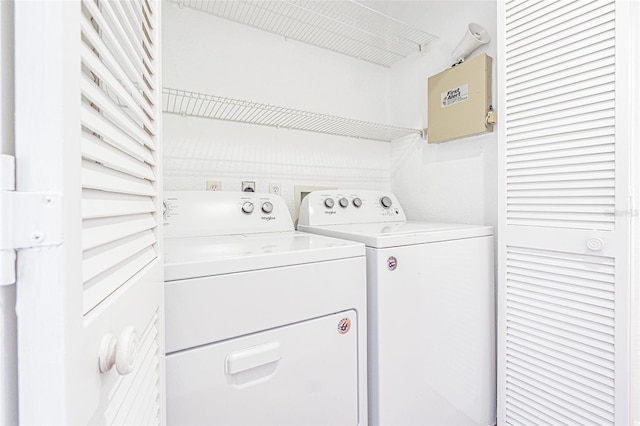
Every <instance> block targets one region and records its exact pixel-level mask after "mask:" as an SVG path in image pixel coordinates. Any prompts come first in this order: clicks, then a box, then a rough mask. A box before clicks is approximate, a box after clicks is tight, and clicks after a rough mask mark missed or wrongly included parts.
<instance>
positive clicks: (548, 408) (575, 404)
mask: <svg viewBox="0 0 640 426" xmlns="http://www.w3.org/2000/svg"><path fill="white" fill-rule="evenodd" d="M509 381H510V382H511V384H512V386H513V388H514V390H515V391H518V392H519V393H520V394H521V395H523V396H525V397H528V400H529V402H530V403H531V406H532V407H535V408H537V409H538V410H539V411H540V412H543V413H545V414H548V415H549V416H550V417H552V418H554V419H555V420H557V421H561V422H567V423H568V424H582V425H593V426H597V425H601V424H606V423H611V421H612V418H613V416H612V415H609V416H607V418H605V417H603V416H600V415H598V414H596V413H593V412H591V411H590V408H591V406H589V405H588V404H586V403H585V402H584V401H580V400H577V398H571V397H570V395H568V394H566V393H560V392H553V388H547V386H545V385H544V384H541V382H536V383H532V382H530V381H527V380H521V379H520V378H519V377H517V376H514V375H510V376H509ZM536 385H539V386H536ZM559 395H561V396H562V399H560V398H559Z"/></svg>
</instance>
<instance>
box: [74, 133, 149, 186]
mask: <svg viewBox="0 0 640 426" xmlns="http://www.w3.org/2000/svg"><path fill="white" fill-rule="evenodd" d="M82 155H83V156H84V158H87V159H89V160H93V161H96V162H100V163H102V165H104V166H105V167H109V168H110V169H113V170H117V171H119V172H123V173H126V174H129V175H131V176H135V177H139V178H142V179H148V180H153V178H154V175H153V169H152V168H151V166H150V165H149V164H146V163H143V162H141V161H138V160H136V159H135V158H133V157H131V156H129V155H127V154H126V153H124V152H122V151H120V150H118V149H116V148H114V147H112V146H111V145H109V144H107V143H105V142H104V141H103V140H102V139H98V138H97V137H95V136H94V135H92V134H90V133H87V132H83V134H82Z"/></svg>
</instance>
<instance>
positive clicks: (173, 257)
mask: <svg viewBox="0 0 640 426" xmlns="http://www.w3.org/2000/svg"><path fill="white" fill-rule="evenodd" d="M164 255H165V269H164V271H165V281H174V280H181V279H187V278H197V277H206V276H212V275H221V274H229V273H235V272H243V271H253V270H258V269H266V268H277V267H283V266H292V265H300V264H305V263H312V262H324V261H329V260H337V259H345V258H352V257H358V256H364V255H365V249H364V245H362V244H360V243H357V242H353V241H346V240H338V239H335V238H328V237H324V236H321V235H313V234H305V233H301V232H296V231H288V232H277V233H257V234H238V235H223V236H208V237H188V238H171V239H166V240H165V241H164Z"/></svg>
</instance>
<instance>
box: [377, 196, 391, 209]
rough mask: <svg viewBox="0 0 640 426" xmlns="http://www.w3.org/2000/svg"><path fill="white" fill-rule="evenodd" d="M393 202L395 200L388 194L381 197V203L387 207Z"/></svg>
mask: <svg viewBox="0 0 640 426" xmlns="http://www.w3.org/2000/svg"><path fill="white" fill-rule="evenodd" d="M391 204H393V202H392V201H391V198H389V197H387V196H384V197H382V198H380V205H381V206H382V207H384V208H385V209H388V208H389V207H391Z"/></svg>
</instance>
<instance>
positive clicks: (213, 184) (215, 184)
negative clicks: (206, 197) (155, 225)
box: [207, 180, 222, 191]
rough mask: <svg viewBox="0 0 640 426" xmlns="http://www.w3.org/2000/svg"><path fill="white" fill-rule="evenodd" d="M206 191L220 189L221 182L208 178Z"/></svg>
mask: <svg viewBox="0 0 640 426" xmlns="http://www.w3.org/2000/svg"><path fill="white" fill-rule="evenodd" d="M207 191H222V182H220V181H219V180H208V181H207Z"/></svg>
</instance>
